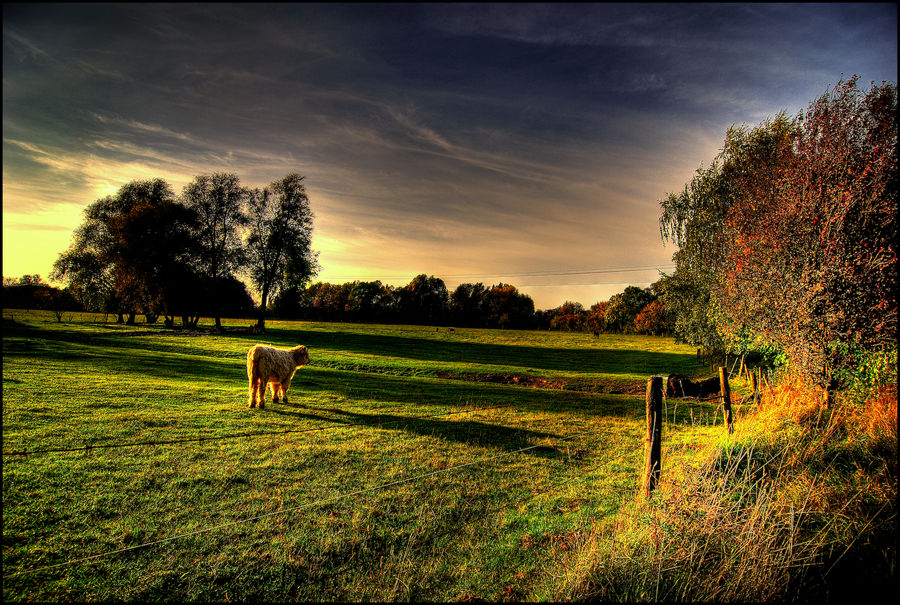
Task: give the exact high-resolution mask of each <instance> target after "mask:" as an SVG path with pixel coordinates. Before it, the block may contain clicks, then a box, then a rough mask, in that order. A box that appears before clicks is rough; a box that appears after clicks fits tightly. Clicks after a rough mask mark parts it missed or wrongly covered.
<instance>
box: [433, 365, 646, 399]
mask: <svg viewBox="0 0 900 605" xmlns="http://www.w3.org/2000/svg"><path fill="white" fill-rule="evenodd" d="M435 375H436V376H437V377H438V378H446V379H448V380H465V381H467V382H490V383H494V384H513V385H518V386H522V387H531V388H536V389H554V390H558V391H582V392H587V393H607V394H626V395H640V394H642V393H644V391H645V390H646V385H644V384H643V383H641V382H640V381H629V380H614V379H612V380H611V379H591V378H567V377H561V376H552V377H546V376H531V375H528V374H504V373H478V372H452V371H449V370H438V371H437V372H435Z"/></svg>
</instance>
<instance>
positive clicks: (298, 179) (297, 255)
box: [245, 173, 318, 330]
mask: <svg viewBox="0 0 900 605" xmlns="http://www.w3.org/2000/svg"><path fill="white" fill-rule="evenodd" d="M303 179H304V177H302V176H300V175H299V174H296V173H292V174H289V175H287V176H285V177H284V178H282V179H280V180H278V181H275V182H273V183H272V184H271V185H270V186H269V187H267V188H265V189H263V190H259V189H256V190H254V191H252V192H251V193H250V195H249V196H248V219H249V220H248V225H249V229H248V232H247V237H246V242H245V250H246V254H247V264H246V268H247V271H248V272H249V274H250V279H251V281H252V283H253V285H254V287H255V288H256V289H257V291H258V292H259V294H260V306H259V319H258V321H257V326H258V328H259V329H260V330H265V321H266V307H267V305H268V301H269V296H272V295H275V294H277V293H278V292H279V290H281V289H283V288H287V287H291V286H297V287H303V286H304V285H305V284H306V282H307V281H308V280H309V279H310V278H311V277H312V276H314V275H316V273H317V272H318V262H317V260H316V253H315V252H313V251H312V249H311V248H310V246H311V243H312V229H313V223H312V220H313V214H312V210H311V209H310V206H309V198H308V197H307V195H306V190H305V187H304V185H303Z"/></svg>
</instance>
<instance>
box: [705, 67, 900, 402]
mask: <svg viewBox="0 0 900 605" xmlns="http://www.w3.org/2000/svg"><path fill="white" fill-rule="evenodd" d="M856 82H857V79H856V78H855V77H854V78H852V79H851V80H850V81H847V82H839V83H838V85H836V86H835V87H834V88H833V90H831V91H829V92H827V93H825V94H824V95H822V96H821V97H820V98H819V99H817V100H816V101H815V102H813V103H812V104H810V106H809V108H808V109H807V110H806V112H805V113H801V114H800V115H798V116H797V118H796V121H795V122H796V127H795V128H794V129H793V130H792V131H791V134H792V137H791V139H790V145H789V146H788V145H787V144H785V145H784V147H786V148H787V149H786V150H785V151H784V152H783V153H781V154H779V157H778V158H777V161H776V162H773V163H772V164H774V165H771V166H767V165H759V166H758V165H751V168H750V169H749V170H745V171H744V173H743V174H741V177H742V178H741V179H740V180H738V187H737V191H738V194H737V195H736V200H735V203H734V205H733V207H732V209H731V211H730V213H729V217H728V224H727V228H728V234H729V239H730V241H731V242H732V245H731V247H730V248H729V251H728V254H727V255H726V256H725V258H724V259H723V263H722V276H723V279H722V280H721V281H722V284H721V288H720V292H719V296H720V299H721V305H722V307H723V309H726V310H727V313H726V317H727V319H728V323H729V327H730V328H731V329H732V330H737V329H739V328H741V327H744V326H746V327H748V328H749V329H750V330H751V331H753V332H755V333H757V334H761V335H763V336H764V337H765V338H766V339H767V340H770V341H773V342H775V343H777V344H778V345H779V346H780V347H781V348H782V349H783V350H784V351H785V352H786V353H787V354H788V355H789V357H790V358H791V362H792V365H793V366H794V367H795V369H798V370H799V371H800V372H801V373H802V374H804V375H805V376H806V377H807V378H809V379H810V380H811V381H812V382H814V383H816V384H818V385H819V386H822V387H824V388H826V389H831V388H833V387H835V386H839V380H838V374H840V373H842V372H843V371H845V370H846V368H848V367H849V365H852V364H853V363H854V356H853V355H847V352H848V350H857V351H865V350H873V349H876V348H879V347H884V346H895V339H896V329H897V299H896V291H897V266H896V260H897V253H896V241H897V222H896V217H897V88H896V85H888V84H882V85H881V86H873V87H872V89H871V90H870V91H868V92H867V93H865V92H862V91H860V90H859V89H858V88H857V85H856ZM757 130H758V129H755V130H753V131H750V132H749V133H745V132H742V131H741V132H737V133H734V134H732V135H731V136H730V137H729V138H730V139H731V140H733V141H734V143H732V144H731V147H734V146H739V151H743V150H744V149H747V150H749V153H748V154H747V155H749V157H751V158H753V159H756V158H758V157H763V158H768V157H769V156H770V155H772V154H771V153H770V152H769V150H767V149H765V148H762V149H760V146H759V145H758V144H755V143H756V142H755V140H754V139H753V135H754V134H755V133H756V131H757ZM730 134H731V133H730ZM725 152H726V153H727V154H729V156H728V157H729V159H731V158H732V157H733V158H735V160H734V161H735V163H738V162H739V161H741V160H743V162H742V163H743V164H750V162H749V161H747V160H745V159H744V157H743V156H742V155H741V154H740V153H739V152H738V151H732V150H731V149H730V147H726V150H725Z"/></svg>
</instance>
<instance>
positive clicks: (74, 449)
mask: <svg viewBox="0 0 900 605" xmlns="http://www.w3.org/2000/svg"><path fill="white" fill-rule="evenodd" d="M506 407H514V406H510V405H509V404H503V405H494V406H488V407H483V408H474V409H465V410H454V411H451V412H441V413H440V414H426V415H424V416H409V417H406V418H400V419H398V420H391V421H388V422H348V423H343V424H335V425H330V426H324V427H315V428H307V429H282V430H278V431H260V432H255V433H236V434H233V435H217V436H211V437H187V438H184V439H170V440H166V441H134V442H127V443H101V444H97V445H84V446H80V447H64V448H46V449H42V450H30V451H29V450H22V451H13V452H3V455H4V456H31V455H35V454H50V453H71V452H87V451H92V450H99V449H118V448H126V447H139V446H146V445H176V444H181V443H198V442H204V441H223V440H225V439H240V438H242V437H264V436H267V435H286V434H290V433H313V432H317V431H328V430H331V429H338V428H347V427H358V426H385V425H389V424H396V423H398V422H407V421H411V420H422V419H426V418H437V417H440V416H450V415H453V414H465V413H467V412H480V411H484V410H494V409H497V408H506Z"/></svg>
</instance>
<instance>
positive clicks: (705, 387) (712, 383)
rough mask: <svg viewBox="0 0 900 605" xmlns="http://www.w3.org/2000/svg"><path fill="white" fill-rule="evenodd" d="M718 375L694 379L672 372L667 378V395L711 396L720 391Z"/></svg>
mask: <svg viewBox="0 0 900 605" xmlns="http://www.w3.org/2000/svg"><path fill="white" fill-rule="evenodd" d="M720 388H721V387H720V385H719V379H718V378H716V377H713V378H707V379H705V380H697V381H693V380H691V379H690V378H688V377H687V376H682V375H681V374H670V375H669V378H668V380H666V397H667V398H668V397H699V398H703V397H709V396H710V395H715V394H717V393H719V391H720Z"/></svg>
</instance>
